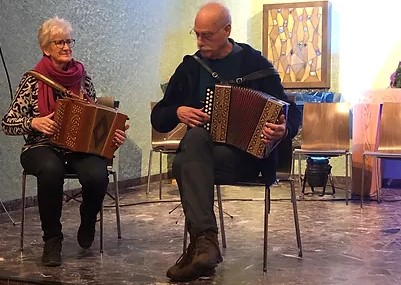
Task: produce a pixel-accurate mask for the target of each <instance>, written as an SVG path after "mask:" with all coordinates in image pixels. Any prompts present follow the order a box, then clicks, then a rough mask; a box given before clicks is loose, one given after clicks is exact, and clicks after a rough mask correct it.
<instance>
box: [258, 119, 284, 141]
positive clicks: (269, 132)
mask: <svg viewBox="0 0 401 285" xmlns="http://www.w3.org/2000/svg"><path fill="white" fill-rule="evenodd" d="M285 134H286V121H285V116H284V115H281V116H280V118H279V122H278V123H277V124H273V123H266V125H265V126H264V127H263V129H262V135H263V137H262V141H263V142H264V143H265V144H270V143H272V142H275V141H278V140H279V139H281V138H282V137H284V136H285Z"/></svg>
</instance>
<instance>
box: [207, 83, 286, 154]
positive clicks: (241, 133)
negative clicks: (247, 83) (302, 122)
mask: <svg viewBox="0 0 401 285" xmlns="http://www.w3.org/2000/svg"><path fill="white" fill-rule="evenodd" d="M288 105H289V104H288V103H287V102H284V101H282V100H279V99H277V98H275V97H273V96H271V95H268V94H266V93H263V92H260V91H256V90H252V89H248V88H244V87H239V86H231V85H224V84H216V85H215V87H214V89H212V88H210V89H209V88H208V89H207V91H206V101H205V108H204V111H205V112H206V113H207V114H209V115H210V122H209V123H207V124H205V125H204V128H205V129H206V130H208V131H210V134H211V136H212V138H213V140H214V141H215V142H219V143H226V144H230V145H233V146H235V147H237V148H239V149H241V150H243V151H246V152H248V153H249V154H251V155H253V156H255V157H257V158H263V157H265V156H267V155H268V154H269V153H270V152H271V151H272V150H273V149H274V147H275V146H276V145H277V143H273V144H272V145H265V143H264V142H262V129H263V126H264V125H265V124H266V123H267V122H269V123H277V122H278V119H279V117H280V115H281V114H284V115H287V110H288Z"/></svg>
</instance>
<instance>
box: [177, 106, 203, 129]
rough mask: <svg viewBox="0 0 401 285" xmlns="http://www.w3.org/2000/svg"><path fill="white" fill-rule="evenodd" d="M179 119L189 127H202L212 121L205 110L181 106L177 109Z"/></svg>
mask: <svg viewBox="0 0 401 285" xmlns="http://www.w3.org/2000/svg"><path fill="white" fill-rule="evenodd" d="M177 117H178V119H179V120H180V122H181V123H184V124H186V125H187V126H188V127H191V128H193V127H200V126H203V125H204V124H205V123H207V122H209V121H210V116H209V115H208V114H206V113H205V112H204V111H203V109H196V108H192V107H188V106H180V107H178V109H177Z"/></svg>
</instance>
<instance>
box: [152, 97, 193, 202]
mask: <svg viewBox="0 0 401 285" xmlns="http://www.w3.org/2000/svg"><path fill="white" fill-rule="evenodd" d="M155 105H156V102H152V103H151V108H153V107H154V106H155ZM186 131H187V126H186V125H185V124H183V123H179V124H178V125H177V127H175V128H174V129H173V130H172V131H170V132H168V133H159V132H157V131H156V130H155V129H153V128H152V130H151V132H152V133H151V136H152V138H151V139H152V148H151V149H150V153H149V165H148V185H147V189H146V194H148V193H149V192H150V177H151V170H152V156H153V152H158V153H159V198H160V199H161V198H162V180H163V177H162V176H163V173H162V171H163V167H162V162H163V157H162V155H163V154H169V153H176V151H177V149H178V145H179V144H180V141H181V139H182V138H183V137H184V135H185V132H186Z"/></svg>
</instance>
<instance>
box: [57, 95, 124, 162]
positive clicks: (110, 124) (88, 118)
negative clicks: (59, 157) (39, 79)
mask: <svg viewBox="0 0 401 285" xmlns="http://www.w3.org/2000/svg"><path fill="white" fill-rule="evenodd" d="M127 119H128V117H127V116H126V115H124V114H121V113H118V112H117V111H116V110H115V109H113V108H110V107H106V106H102V105H98V104H91V103H88V102H86V101H83V100H77V99H72V98H68V99H59V100H57V102H56V111H55V113H54V120H55V121H56V122H57V124H58V125H59V129H58V131H57V132H56V133H54V134H53V136H52V138H51V142H52V143H54V144H56V145H58V146H60V147H63V148H66V149H68V150H70V151H73V152H85V153H92V154H96V155H99V156H103V157H106V158H108V159H111V158H113V154H114V152H115V151H116V150H117V147H116V146H115V145H114V143H113V137H114V133H115V131H116V129H121V130H124V126H125V122H126V120H127Z"/></svg>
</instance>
